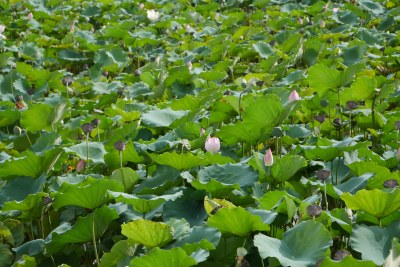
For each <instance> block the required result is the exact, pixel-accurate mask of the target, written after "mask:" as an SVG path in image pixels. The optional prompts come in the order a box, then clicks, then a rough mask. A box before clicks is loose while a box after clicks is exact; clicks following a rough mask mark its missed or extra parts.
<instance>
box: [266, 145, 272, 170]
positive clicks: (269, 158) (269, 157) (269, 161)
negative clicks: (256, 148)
mask: <svg viewBox="0 0 400 267" xmlns="http://www.w3.org/2000/svg"><path fill="white" fill-rule="evenodd" d="M264 163H265V166H268V167H269V166H272V164H274V156H273V155H272V151H271V148H268V150H267V152H266V153H265V156H264Z"/></svg>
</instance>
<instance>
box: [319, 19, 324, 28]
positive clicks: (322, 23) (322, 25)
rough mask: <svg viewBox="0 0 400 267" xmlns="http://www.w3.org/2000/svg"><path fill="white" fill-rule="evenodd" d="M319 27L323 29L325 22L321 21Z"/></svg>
mask: <svg viewBox="0 0 400 267" xmlns="http://www.w3.org/2000/svg"><path fill="white" fill-rule="evenodd" d="M319 25H321V28H325V20H321V22H320V23H319Z"/></svg>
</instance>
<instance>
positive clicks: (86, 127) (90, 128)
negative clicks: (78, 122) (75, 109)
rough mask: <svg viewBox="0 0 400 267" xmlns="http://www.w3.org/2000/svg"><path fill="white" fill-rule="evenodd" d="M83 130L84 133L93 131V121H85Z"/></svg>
mask: <svg viewBox="0 0 400 267" xmlns="http://www.w3.org/2000/svg"><path fill="white" fill-rule="evenodd" d="M81 128H82V131H83V132H84V133H90V132H92V131H93V125H92V124H91V123H84V124H83V125H82V126H81Z"/></svg>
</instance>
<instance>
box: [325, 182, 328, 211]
mask: <svg viewBox="0 0 400 267" xmlns="http://www.w3.org/2000/svg"><path fill="white" fill-rule="evenodd" d="M324 197H325V208H326V210H328V197H327V195H326V182H325V181H324Z"/></svg>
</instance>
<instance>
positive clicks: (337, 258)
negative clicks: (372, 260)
mask: <svg viewBox="0 0 400 267" xmlns="http://www.w3.org/2000/svg"><path fill="white" fill-rule="evenodd" d="M349 255H351V253H350V252H348V251H347V250H338V251H336V253H335V255H334V256H333V260H334V261H341V260H343V259H344V258H345V257H346V256H349Z"/></svg>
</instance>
